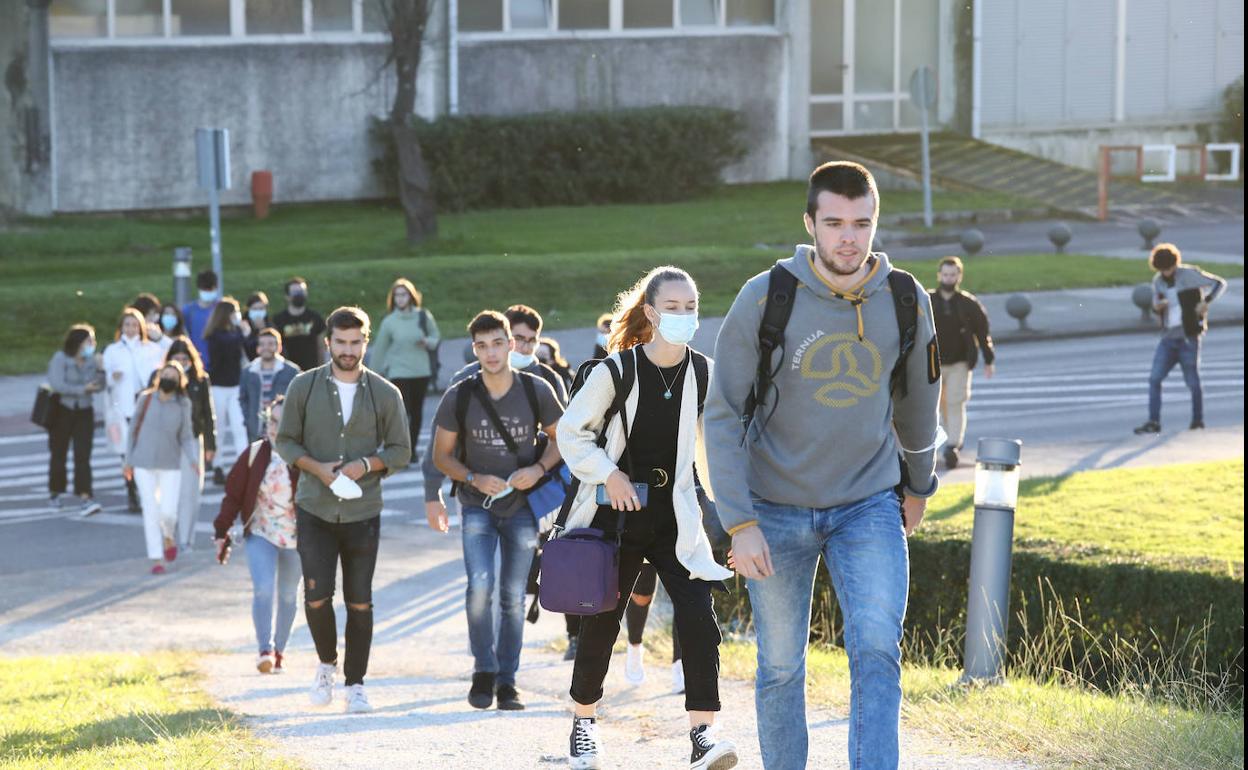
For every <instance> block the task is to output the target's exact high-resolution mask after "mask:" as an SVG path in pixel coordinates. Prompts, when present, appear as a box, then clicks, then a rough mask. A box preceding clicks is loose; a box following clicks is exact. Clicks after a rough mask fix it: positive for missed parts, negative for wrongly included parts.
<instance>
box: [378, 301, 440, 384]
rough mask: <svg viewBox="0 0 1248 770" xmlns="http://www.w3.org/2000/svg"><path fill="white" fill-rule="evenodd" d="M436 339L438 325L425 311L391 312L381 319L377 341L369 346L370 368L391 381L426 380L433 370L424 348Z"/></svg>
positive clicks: (436, 342) (417, 309)
mask: <svg viewBox="0 0 1248 770" xmlns="http://www.w3.org/2000/svg"><path fill="white" fill-rule="evenodd" d="M426 330H427V331H426ZM438 336H439V332H438V322H437V321H435V320H434V319H433V314H432V313H430V312H429V311H428V310H425V309H424V308H416V309H415V310H409V311H398V310H396V311H394V312H392V313H390V314H389V315H387V316H386V317H385V318H383V319H381V328H380V329H378V330H377V339H375V340H373V342H372V344H371V345H370V346H369V348H370V350H372V364H373V369H374V370H376V371H378V372H380V373H381V374H382V375H383V376H385V377H387V378H389V379H391V380H393V379H395V378H404V377H428V376H429V375H430V374H431V372H432V369H431V367H430V362H429V356H430V352H429V350H428V348H426V347H425V345H428V346H429V347H435V346H436V345H437V344H438Z"/></svg>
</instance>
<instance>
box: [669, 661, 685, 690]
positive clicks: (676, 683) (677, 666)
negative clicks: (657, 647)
mask: <svg viewBox="0 0 1248 770" xmlns="http://www.w3.org/2000/svg"><path fill="white" fill-rule="evenodd" d="M684 691H685V664H684V663H682V662H681V661H679V660H678V661H676V662H675V663H673V664H672V692H674V693H676V694H677V695H679V694H680V693H682V692H684Z"/></svg>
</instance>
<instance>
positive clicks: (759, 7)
mask: <svg viewBox="0 0 1248 770" xmlns="http://www.w3.org/2000/svg"><path fill="white" fill-rule="evenodd" d="M725 1H726V2H727V3H728V10H727V13H726V14H725V16H726V17H727V18H726V21H727V23H728V26H730V27H762V26H771V25H772V24H775V23H776V4H775V2H774V0H725Z"/></svg>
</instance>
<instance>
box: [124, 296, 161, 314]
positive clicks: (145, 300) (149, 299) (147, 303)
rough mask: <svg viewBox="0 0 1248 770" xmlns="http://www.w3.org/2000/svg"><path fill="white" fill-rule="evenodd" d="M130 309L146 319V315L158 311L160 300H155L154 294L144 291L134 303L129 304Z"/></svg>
mask: <svg viewBox="0 0 1248 770" xmlns="http://www.w3.org/2000/svg"><path fill="white" fill-rule="evenodd" d="M130 307H132V308H134V309H135V310H137V311H139V312H140V313H142V314H143V316H144V317H145V318H146V317H147V314H148V313H150V312H152V311H153V310H157V311H159V310H160V300H159V299H157V298H156V295H155V294H152V293H151V292H150V291H145V292H142V293H140V294H139V296H137V297H135V298H134V301H133V302H131V303H130Z"/></svg>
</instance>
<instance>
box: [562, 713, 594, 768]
mask: <svg viewBox="0 0 1248 770" xmlns="http://www.w3.org/2000/svg"><path fill="white" fill-rule="evenodd" d="M601 759H602V744H601V743H599V741H598V722H597V720H595V719H594V718H593V717H580V718H576V717H573V719H572V735H570V736H568V766H569V767H571V768H572V770H599V768H601V767H602V764H601V762H600V760H601Z"/></svg>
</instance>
